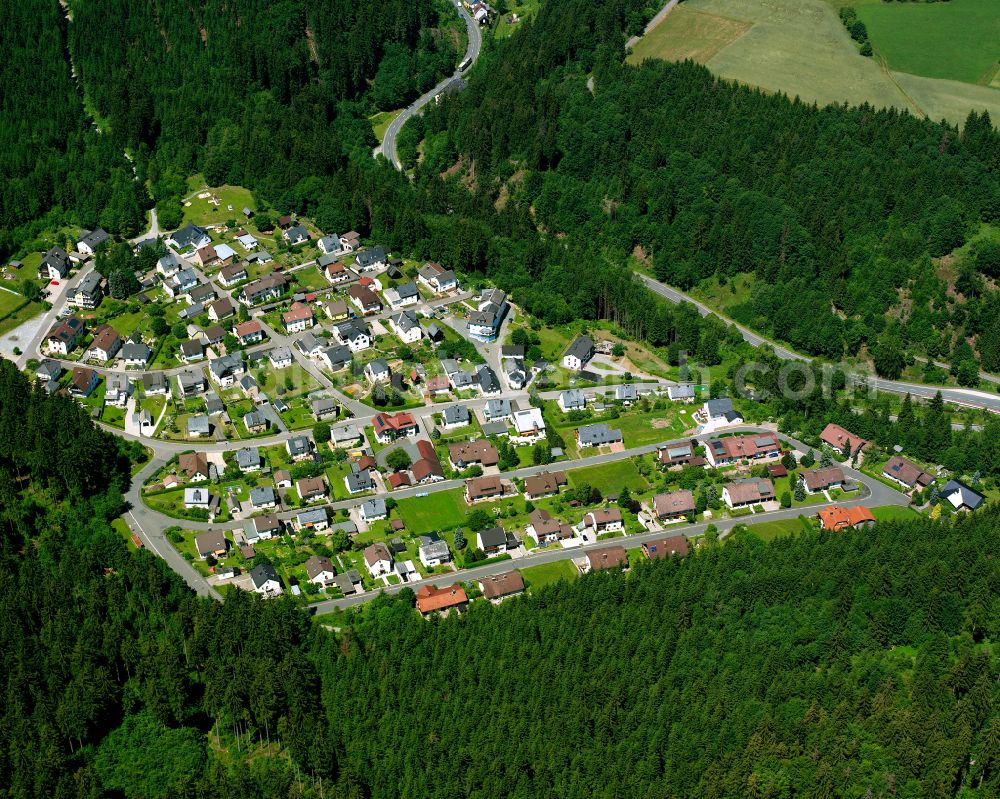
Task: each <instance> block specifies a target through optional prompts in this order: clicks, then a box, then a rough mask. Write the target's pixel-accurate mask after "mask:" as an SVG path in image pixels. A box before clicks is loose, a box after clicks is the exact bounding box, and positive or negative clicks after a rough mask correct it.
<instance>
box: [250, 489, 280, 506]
mask: <svg viewBox="0 0 1000 799" xmlns="http://www.w3.org/2000/svg"><path fill="white" fill-rule="evenodd" d="M250 505H251V506H252V507H253V509H254V510H255V511H256V510H267V509H268V508H275V507H277V506H278V494H277V492H276V491H275V490H274V489H273V488H271V486H255V487H254V488H251V489H250Z"/></svg>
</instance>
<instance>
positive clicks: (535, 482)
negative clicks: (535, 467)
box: [524, 472, 566, 501]
mask: <svg viewBox="0 0 1000 799" xmlns="http://www.w3.org/2000/svg"><path fill="white" fill-rule="evenodd" d="M565 486H566V473H565V472H542V473H541V474H536V475H533V476H532V477H525V478H524V498H525V499H527V500H531V501H534V500H536V499H542V498H543V497H551V496H554V495H556V494H558V493H559V491H560V489H562V488H564V487H565Z"/></svg>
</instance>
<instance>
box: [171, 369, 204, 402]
mask: <svg viewBox="0 0 1000 799" xmlns="http://www.w3.org/2000/svg"><path fill="white" fill-rule="evenodd" d="M177 386H178V388H180V391H181V396H182V397H194V396H197V395H198V394H201V393H202V392H204V391H205V376H204V375H203V374H201V372H181V373H180V374H179V375H177Z"/></svg>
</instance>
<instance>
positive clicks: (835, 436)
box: [819, 422, 868, 455]
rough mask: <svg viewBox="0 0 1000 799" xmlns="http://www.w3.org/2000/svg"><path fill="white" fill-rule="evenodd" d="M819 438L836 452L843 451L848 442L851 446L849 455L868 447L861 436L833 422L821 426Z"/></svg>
mask: <svg viewBox="0 0 1000 799" xmlns="http://www.w3.org/2000/svg"><path fill="white" fill-rule="evenodd" d="M819 440H820V441H822V442H823V443H824V444H826V445H827V446H829V447H833V449H835V450H837V452H843V451H844V447H845V445H847V444H848V443H849V444H850V446H851V450H850V454H851V455H854V454H855V453H857V452H858V451H859V450H863V449H865V448H867V447H868V442H867V441H865V440H864V439H863V438H861V436H856V435H854V433H852V432H851V431H849V430H846V429H845V428H843V427H841V426H840V425H839V424H834V423H833V422H831V423H830V424H828V425H827V426H826V427H824V428H823V432H822V433H820V434H819Z"/></svg>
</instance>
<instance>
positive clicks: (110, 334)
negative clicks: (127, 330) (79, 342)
mask: <svg viewBox="0 0 1000 799" xmlns="http://www.w3.org/2000/svg"><path fill="white" fill-rule="evenodd" d="M121 348H122V340H121V336H119V335H118V331H117V330H115V329H114V328H113V327H111V325H101V326H100V327H99V328H97V330H95V331H94V340H93V341H91V342H90V348H89V349H88V350H87V358H88V360H91V361H102V362H103V361H110V360H111V359H112V358H114V357H115V355H117V354H118V350H120V349H121Z"/></svg>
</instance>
